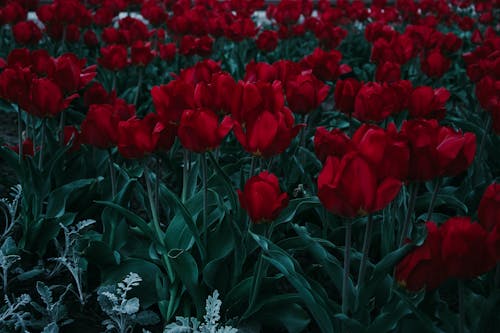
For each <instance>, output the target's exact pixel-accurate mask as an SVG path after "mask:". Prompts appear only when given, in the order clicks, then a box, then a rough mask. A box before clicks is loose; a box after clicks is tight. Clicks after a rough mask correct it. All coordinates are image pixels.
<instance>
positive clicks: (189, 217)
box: [160, 186, 207, 261]
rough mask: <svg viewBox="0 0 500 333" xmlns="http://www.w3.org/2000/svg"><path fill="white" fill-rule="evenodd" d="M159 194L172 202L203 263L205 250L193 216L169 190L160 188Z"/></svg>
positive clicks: (205, 255)
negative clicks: (187, 229) (178, 211)
mask: <svg viewBox="0 0 500 333" xmlns="http://www.w3.org/2000/svg"><path fill="white" fill-rule="evenodd" d="M160 189H161V192H164V193H165V195H166V197H167V198H168V199H169V200H170V201H172V202H173V203H174V204H175V206H177V208H178V209H179V210H180V213H181V216H182V217H183V219H184V222H185V223H186V225H187V227H188V228H189V230H190V231H191V234H192V236H193V238H194V241H195V243H196V245H197V247H198V251H200V255H201V258H202V261H205V258H206V257H207V253H206V249H205V247H204V246H203V244H202V242H201V238H200V233H199V231H198V227H197V226H196V223H195V222H194V219H193V216H192V215H191V213H190V212H189V210H188V209H187V208H186V206H185V205H184V204H183V203H182V202H181V201H180V200H179V198H178V197H177V195H175V193H173V192H172V191H170V189H169V188H168V187H166V186H161V187H160Z"/></svg>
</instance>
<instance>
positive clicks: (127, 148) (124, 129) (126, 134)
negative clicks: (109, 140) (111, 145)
mask: <svg viewBox="0 0 500 333" xmlns="http://www.w3.org/2000/svg"><path fill="white" fill-rule="evenodd" d="M174 139H175V131H174V129H173V128H172V126H165V125H164V124H162V123H160V122H159V121H158V116H157V115H156V114H155V113H148V114H147V115H146V117H144V118H143V119H138V118H137V117H132V118H130V119H127V120H125V121H120V122H119V123H118V151H119V152H120V154H122V156H123V157H125V158H129V159H134V158H142V157H143V156H144V155H146V154H149V153H152V152H153V151H155V150H159V149H162V150H167V149H170V147H171V146H172V144H173V143H174Z"/></svg>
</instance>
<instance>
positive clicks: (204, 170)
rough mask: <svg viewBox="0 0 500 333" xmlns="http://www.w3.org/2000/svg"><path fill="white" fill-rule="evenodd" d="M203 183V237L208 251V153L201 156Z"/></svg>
mask: <svg viewBox="0 0 500 333" xmlns="http://www.w3.org/2000/svg"><path fill="white" fill-rule="evenodd" d="M200 158H201V181H202V186H203V235H205V238H204V245H205V249H208V201H207V198H208V185H207V180H208V179H207V178H208V175H207V174H208V172H207V169H208V166H207V156H206V153H203V154H201V157H200Z"/></svg>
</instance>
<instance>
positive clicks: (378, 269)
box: [358, 244, 414, 304]
mask: <svg viewBox="0 0 500 333" xmlns="http://www.w3.org/2000/svg"><path fill="white" fill-rule="evenodd" d="M413 247H414V246H413V245H412V244H406V245H404V246H403V247H401V248H399V249H397V250H395V251H392V252H391V253H389V254H387V255H386V256H385V257H384V258H383V259H382V260H381V261H380V262H379V263H378V264H376V265H375V267H374V268H373V272H372V275H371V277H370V279H369V280H368V281H367V282H366V283H365V284H363V285H362V286H361V288H360V290H359V291H358V292H359V296H358V300H359V303H358V304H368V303H369V299H370V298H371V297H372V296H373V295H374V294H375V292H377V291H380V290H378V288H380V287H381V283H382V282H383V280H384V279H386V278H388V277H389V275H388V274H390V273H391V271H392V270H393V269H394V266H395V265H396V264H397V263H398V262H399V261H400V260H401V259H402V258H403V257H404V256H405V255H406V254H407V253H408V252H409V251H410V250H411V249H412V248H413Z"/></svg>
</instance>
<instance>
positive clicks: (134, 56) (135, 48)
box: [131, 41, 154, 66]
mask: <svg viewBox="0 0 500 333" xmlns="http://www.w3.org/2000/svg"><path fill="white" fill-rule="evenodd" d="M153 58H154V53H153V51H151V45H150V43H144V42H142V41H136V42H135V43H134V44H133V45H132V48H131V60H132V64H133V65H136V66H147V65H148V64H149V63H150V62H151V61H152V60H153Z"/></svg>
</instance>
